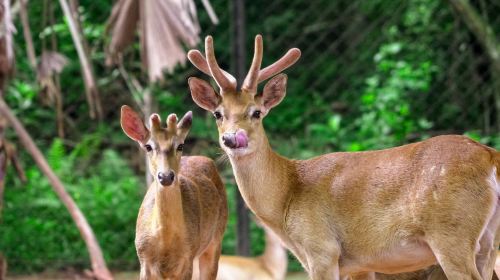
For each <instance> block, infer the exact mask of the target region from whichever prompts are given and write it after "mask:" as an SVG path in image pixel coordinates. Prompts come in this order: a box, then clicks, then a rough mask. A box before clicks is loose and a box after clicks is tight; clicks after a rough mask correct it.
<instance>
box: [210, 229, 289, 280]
mask: <svg viewBox="0 0 500 280" xmlns="http://www.w3.org/2000/svg"><path fill="white" fill-rule="evenodd" d="M263 228H264V231H265V236H266V248H265V250H264V253H263V254H262V255H261V256H259V257H256V258H249V257H239V256H221V257H220V260H219V272H218V273H217V280H234V279H238V280H284V279H285V276H286V270H287V266H288V256H287V253H286V249H285V248H284V247H283V246H282V245H281V241H280V239H279V238H278V237H277V236H276V235H275V234H274V233H273V232H272V231H271V230H269V229H267V228H266V227H265V226H263Z"/></svg>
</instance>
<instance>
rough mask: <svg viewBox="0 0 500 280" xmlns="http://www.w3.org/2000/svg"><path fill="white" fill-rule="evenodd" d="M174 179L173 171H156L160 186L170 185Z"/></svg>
mask: <svg viewBox="0 0 500 280" xmlns="http://www.w3.org/2000/svg"><path fill="white" fill-rule="evenodd" d="M174 179H175V173H174V171H172V170H170V171H169V172H168V173H164V172H159V173H158V181H160V184H161V185H162V186H165V187H167V186H170V185H172V182H173V181H174Z"/></svg>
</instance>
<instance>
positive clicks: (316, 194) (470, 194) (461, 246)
mask: <svg viewBox="0 0 500 280" xmlns="http://www.w3.org/2000/svg"><path fill="white" fill-rule="evenodd" d="M209 54H210V53H209ZM189 85H190V88H191V94H192V97H193V100H194V101H195V102H196V103H197V104H199V105H200V106H201V107H203V108H205V109H207V110H210V111H212V112H219V113H221V114H222V116H223V117H222V118H220V119H218V120H217V126H218V130H219V134H220V136H222V135H224V134H225V133H235V132H236V131H244V132H245V133H246V135H248V143H249V144H248V147H246V148H244V149H230V148H227V147H225V146H224V144H223V142H222V139H221V137H220V138H219V139H220V142H221V143H220V144H221V146H222V148H223V149H224V150H225V151H226V153H227V154H228V156H229V159H230V161H231V165H232V167H233V172H234V175H235V178H236V181H237V183H238V188H239V190H240V192H241V194H242V196H243V198H244V200H245V202H246V203H247V205H248V206H249V208H250V209H251V210H252V212H253V213H254V214H255V215H256V216H257V217H259V218H260V220H262V221H263V222H264V224H265V225H267V226H268V227H269V228H271V229H272V230H273V231H274V232H275V233H276V234H278V235H279V236H280V238H281V239H282V241H283V242H284V243H285V244H286V246H287V247H288V248H289V249H290V250H291V251H292V252H293V253H294V255H295V256H296V257H297V258H298V259H299V261H300V262H301V263H302V265H303V266H304V268H305V269H306V270H307V271H308V273H309V275H310V276H311V278H312V279H314V280H325V279H341V277H342V279H344V278H345V277H347V276H348V275H351V274H358V273H366V272H380V273H388V274H394V273H403V272H408V271H415V270H419V269H423V268H426V267H428V266H430V265H433V264H436V263H439V264H440V265H441V267H442V268H443V270H444V271H445V273H446V275H447V277H448V278H449V279H474V280H479V279H491V275H492V273H493V265H494V256H495V254H496V247H498V240H495V238H494V235H495V233H496V231H497V228H498V224H499V223H500V213H499V211H500V208H499V207H498V199H499V193H498V192H499V190H498V189H499V188H500V186H499V184H498V181H499V180H500V179H499V172H500V153H498V152H497V151H496V150H494V149H492V148H489V147H486V146H484V145H481V144H480V143H477V142H475V141H472V140H471V139H469V138H467V137H464V136H455V135H448V136H439V137H434V138H431V139H428V140H425V141H422V142H418V143H414V144H409V145H404V146H400V147H396V148H392V149H386V150H380V151H368V152H357V153H343V152H341V153H331V154H326V155H322V156H319V157H315V158H312V159H309V160H291V159H287V158H284V157H282V156H280V155H278V154H276V153H275V152H273V150H272V149H271V147H270V145H269V143H268V140H267V137H266V135H265V132H264V128H263V125H262V118H263V117H264V116H265V115H266V114H267V113H268V112H269V110H270V109H271V108H272V107H274V106H276V105H277V104H278V103H279V102H280V101H281V99H282V98H283V97H284V96H285V92H286V76H285V75H283V74H280V75H278V76H276V77H274V78H273V79H271V80H270V81H269V82H268V83H267V84H266V86H265V87H264V91H263V93H261V94H258V93H257V92H252V91H247V90H245V89H243V90H242V91H241V92H228V91H225V92H223V93H222V94H221V95H216V94H214V93H213V92H214V90H213V88H212V87H211V86H210V85H209V84H208V83H206V82H204V81H202V80H200V79H196V78H190V80H189ZM202 96H203V97H204V98H205V99H206V98H210V96H212V97H213V96H217V98H216V99H214V98H211V99H212V100H211V101H212V102H206V100H203V98H201V97H202ZM211 104H215V105H213V106H211ZM210 106H211V107H210ZM256 110H260V111H261V112H262V114H261V118H254V117H252V116H253V112H255V111H256ZM476 264H477V266H476Z"/></svg>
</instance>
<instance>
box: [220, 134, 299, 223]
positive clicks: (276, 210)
mask: <svg viewBox="0 0 500 280" xmlns="http://www.w3.org/2000/svg"><path fill="white" fill-rule="evenodd" d="M229 159H230V161H231V165H232V167H233V172H234V175H235V178H236V183H237V184H238V189H239V190H240V193H241V195H242V197H243V199H244V200H245V202H246V204H247V205H248V207H249V208H250V209H251V210H252V212H253V213H255V215H256V216H257V217H259V218H260V219H261V220H262V221H263V222H264V223H265V224H266V225H268V226H270V227H272V228H274V229H282V228H283V227H282V226H283V224H282V223H283V221H284V215H285V211H286V207H287V205H288V201H289V194H290V186H291V184H292V182H293V179H292V178H295V176H294V175H295V174H293V173H294V170H295V169H294V167H293V162H292V161H291V160H289V159H287V158H284V157H282V156H280V155H278V154H277V153H275V152H274V151H273V150H272V148H271V146H270V144H269V141H268V140H267V137H265V136H264V139H263V141H262V144H261V145H260V147H258V148H257V149H256V151H255V152H253V153H252V154H249V155H244V156H230V157H229Z"/></svg>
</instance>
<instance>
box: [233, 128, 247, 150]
mask: <svg viewBox="0 0 500 280" xmlns="http://www.w3.org/2000/svg"><path fill="white" fill-rule="evenodd" d="M235 138H236V148H246V147H247V146H248V138H247V134H246V133H245V132H243V131H241V130H239V131H238V132H236V135H235Z"/></svg>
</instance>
